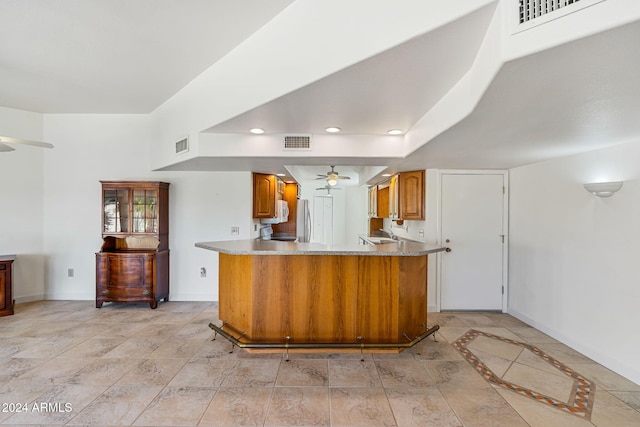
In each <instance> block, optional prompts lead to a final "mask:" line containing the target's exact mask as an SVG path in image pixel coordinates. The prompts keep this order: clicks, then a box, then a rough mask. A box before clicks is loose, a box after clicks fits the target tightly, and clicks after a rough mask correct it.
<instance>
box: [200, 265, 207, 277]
mask: <svg viewBox="0 0 640 427" xmlns="http://www.w3.org/2000/svg"><path fill="white" fill-rule="evenodd" d="M200 277H207V269H206V268H204V267H201V268H200Z"/></svg>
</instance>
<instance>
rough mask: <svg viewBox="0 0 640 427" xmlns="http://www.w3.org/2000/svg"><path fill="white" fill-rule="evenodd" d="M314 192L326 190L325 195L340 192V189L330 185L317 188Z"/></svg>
mask: <svg viewBox="0 0 640 427" xmlns="http://www.w3.org/2000/svg"><path fill="white" fill-rule="evenodd" d="M316 190H327V194H331V190H342V188H338V187H333V186H332V185H331V184H327V185H325V186H324V187H318V188H316Z"/></svg>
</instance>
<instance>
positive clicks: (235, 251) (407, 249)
mask: <svg viewBox="0 0 640 427" xmlns="http://www.w3.org/2000/svg"><path fill="white" fill-rule="evenodd" d="M195 246H196V247H198V248H202V249H207V250H210V251H215V252H220V253H224V254H228V255H364V256H421V255H428V254H432V253H437V252H441V251H444V250H445V248H444V247H442V246H437V245H431V244H427V243H420V242H411V241H399V242H398V243H388V244H381V245H357V244H353V245H347V244H345V245H321V244H318V243H294V242H283V241H273V240H272V241H268V240H226V241H215V242H198V243H196V244H195Z"/></svg>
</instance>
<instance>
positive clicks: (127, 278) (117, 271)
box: [108, 255, 146, 287]
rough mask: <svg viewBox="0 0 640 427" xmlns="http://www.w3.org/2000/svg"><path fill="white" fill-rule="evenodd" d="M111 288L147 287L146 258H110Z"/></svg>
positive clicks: (115, 256)
mask: <svg viewBox="0 0 640 427" xmlns="http://www.w3.org/2000/svg"><path fill="white" fill-rule="evenodd" d="M108 271H109V279H108V284H109V285H110V286H126V287H143V286H145V284H146V283H145V273H146V269H145V257H144V256H142V255H141V256H119V255H114V256H110V257H109V267H108Z"/></svg>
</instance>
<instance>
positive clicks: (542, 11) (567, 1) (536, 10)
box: [520, 0, 589, 24]
mask: <svg viewBox="0 0 640 427" xmlns="http://www.w3.org/2000/svg"><path fill="white" fill-rule="evenodd" d="M579 1H580V0H520V23H521V24H523V23H525V22H528V21H531V20H532V19H534V18H538V17H540V16H543V15H546V14H547V13H551V12H554V11H556V10H558V9H560V8H563V7H565V6H569V5H573V4H576V3H578V2H579ZM584 3H589V1H586V2H584ZM585 6H587V5H586V4H585Z"/></svg>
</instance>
